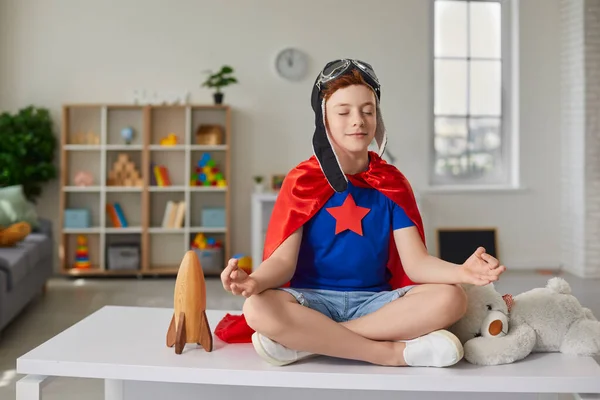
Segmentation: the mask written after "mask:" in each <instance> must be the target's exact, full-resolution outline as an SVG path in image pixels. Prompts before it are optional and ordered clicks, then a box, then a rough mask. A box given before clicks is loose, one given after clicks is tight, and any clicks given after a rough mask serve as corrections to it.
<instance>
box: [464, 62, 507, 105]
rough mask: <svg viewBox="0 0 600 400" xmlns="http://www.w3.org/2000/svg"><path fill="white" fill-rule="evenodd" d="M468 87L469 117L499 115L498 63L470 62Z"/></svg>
mask: <svg viewBox="0 0 600 400" xmlns="http://www.w3.org/2000/svg"><path fill="white" fill-rule="evenodd" d="M469 85H470V89H471V90H470V101H469V103H470V104H469V107H470V110H469V111H470V114H471V115H474V116H477V115H498V116H499V115H500V114H501V112H502V110H501V99H502V97H501V93H502V91H501V87H502V86H501V85H502V74H501V63H500V61H471V65H470V82H469Z"/></svg>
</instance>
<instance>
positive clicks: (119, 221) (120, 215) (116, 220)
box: [106, 203, 128, 228]
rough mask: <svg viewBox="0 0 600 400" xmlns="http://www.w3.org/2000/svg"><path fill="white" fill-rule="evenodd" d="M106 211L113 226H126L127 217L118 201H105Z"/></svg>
mask: <svg viewBox="0 0 600 400" xmlns="http://www.w3.org/2000/svg"><path fill="white" fill-rule="evenodd" d="M106 213H107V214H108V217H109V219H110V221H111V222H112V225H113V227H115V228H127V226H128V224H127V219H126V218H125V213H124V212H123V209H122V208H121V205H120V204H119V203H114V204H111V203H107V204H106Z"/></svg>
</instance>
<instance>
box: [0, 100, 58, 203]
mask: <svg viewBox="0 0 600 400" xmlns="http://www.w3.org/2000/svg"><path fill="white" fill-rule="evenodd" d="M0 143H2V145H1V146H0V187H4V186H13V185H22V186H23V192H24V193H25V196H26V197H27V199H28V200H30V201H31V202H34V203H35V201H36V199H37V198H38V197H39V196H40V195H41V194H42V184H43V183H45V182H48V181H50V180H52V179H54V178H55V177H56V175H57V169H56V166H55V165H54V153H55V150H56V145H57V140H56V136H55V135H54V130H53V124H52V119H51V117H50V112H49V111H48V110H47V109H45V108H36V107H34V106H29V107H26V108H23V109H21V110H19V111H18V112H17V113H16V114H15V115H11V114H9V113H8V112H4V113H2V114H0Z"/></svg>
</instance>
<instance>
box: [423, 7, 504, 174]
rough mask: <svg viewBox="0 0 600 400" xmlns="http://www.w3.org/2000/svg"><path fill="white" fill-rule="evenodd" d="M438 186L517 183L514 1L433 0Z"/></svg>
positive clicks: (435, 171)
mask: <svg viewBox="0 0 600 400" xmlns="http://www.w3.org/2000/svg"><path fill="white" fill-rule="evenodd" d="M433 5H434V7H433V12H434V18H433V21H434V26H433V28H434V35H433V41H434V43H433V49H434V54H433V68H432V71H433V119H432V122H433V123H432V131H433V135H432V153H433V157H432V168H431V183H432V185H433V186H439V185H453V186H454V185H470V186H474V185H497V184H509V183H511V178H512V175H511V174H513V172H514V171H512V170H511V162H512V157H511V156H512V154H511V153H512V150H511V149H512V148H511V137H510V134H511V132H513V130H512V129H511V124H510V116H511V112H510V104H509V103H510V96H511V94H512V91H511V90H510V69H511V68H510V65H511V64H510V60H509V55H510V52H509V45H510V35H509V33H510V24H509V17H510V13H509V11H508V6H509V2H508V1H507V0H495V1H493V0H470V1H469V0H433Z"/></svg>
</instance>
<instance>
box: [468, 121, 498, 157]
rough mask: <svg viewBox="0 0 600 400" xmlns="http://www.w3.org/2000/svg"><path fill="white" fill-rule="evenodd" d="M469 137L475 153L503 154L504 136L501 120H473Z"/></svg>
mask: <svg viewBox="0 0 600 400" xmlns="http://www.w3.org/2000/svg"><path fill="white" fill-rule="evenodd" d="M469 136H470V142H471V150H472V151H473V152H482V151H484V152H497V153H498V154H501V149H502V136H501V134H500V119H499V118H472V119H471V120H470V121H469Z"/></svg>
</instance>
